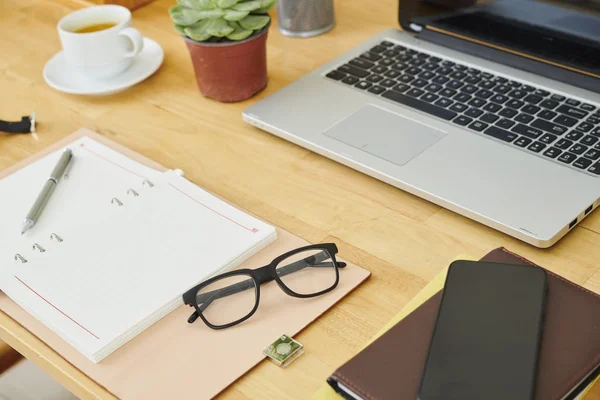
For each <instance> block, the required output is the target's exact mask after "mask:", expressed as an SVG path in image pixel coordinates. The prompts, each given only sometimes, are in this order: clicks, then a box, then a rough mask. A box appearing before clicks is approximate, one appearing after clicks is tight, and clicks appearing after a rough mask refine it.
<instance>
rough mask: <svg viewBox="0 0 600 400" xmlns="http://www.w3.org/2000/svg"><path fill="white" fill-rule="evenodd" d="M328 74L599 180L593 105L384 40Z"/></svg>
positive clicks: (597, 119)
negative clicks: (596, 176) (594, 176)
mask: <svg viewBox="0 0 600 400" xmlns="http://www.w3.org/2000/svg"><path fill="white" fill-rule="evenodd" d="M326 76H327V77H328V78H330V79H333V80H335V81H340V82H342V83H344V84H346V85H348V86H352V87H353V88H354V89H356V90H362V91H366V92H369V93H370V94H372V95H374V96H375V95H376V96H381V97H384V98H386V99H389V100H392V101H395V102H398V103H400V104H402V105H405V106H408V107H412V108H414V109H416V110H419V111H422V112H425V113H428V114H431V115H433V116H436V117H438V118H442V119H444V120H446V121H451V122H452V123H454V124H457V125H459V126H464V127H465V128H467V129H470V130H472V131H475V132H480V133H481V134H483V135H487V136H490V137H493V138H495V139H497V140H500V141H503V142H506V143H510V144H512V145H513V146H516V147H519V148H522V149H524V150H525V151H529V152H531V153H537V155H540V156H542V157H545V158H547V159H552V160H554V161H555V162H558V163H559V164H563V165H567V166H570V167H572V168H574V169H576V170H579V171H587V172H588V173H591V174H593V175H600V143H599V140H600V111H599V110H598V108H597V106H595V105H592V104H589V103H583V102H581V101H579V100H576V99H570V98H566V97H565V96H562V95H560V94H556V93H551V92H549V91H546V90H543V89H539V88H536V87H534V86H531V85H527V84H524V83H521V82H517V81H514V80H510V79H507V78H505V77H502V76H499V75H494V74H491V73H489V72H483V71H480V70H477V69H474V68H469V67H467V66H465V65H460V64H457V63H454V62H451V61H448V60H444V59H442V58H440V57H435V56H432V55H430V54H427V53H424V52H420V51H416V50H414V49H411V48H407V47H404V46H400V45H396V44H394V43H391V42H388V41H383V42H381V43H380V44H378V45H377V46H375V47H373V48H372V49H371V50H369V51H367V52H366V53H364V54H361V55H360V57H357V58H355V59H353V60H350V61H349V62H348V63H347V64H344V65H342V66H340V67H338V68H336V69H334V70H332V71H330V72H329V73H327V74H326Z"/></svg>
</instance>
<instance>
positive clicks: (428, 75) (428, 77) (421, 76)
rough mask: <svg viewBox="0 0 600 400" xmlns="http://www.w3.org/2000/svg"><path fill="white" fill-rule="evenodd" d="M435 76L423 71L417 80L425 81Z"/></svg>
mask: <svg viewBox="0 0 600 400" xmlns="http://www.w3.org/2000/svg"><path fill="white" fill-rule="evenodd" d="M434 76H435V74H434V73H433V72H431V71H423V72H421V73H420V74H419V78H421V79H425V80H426V81H427V80H429V79H431V78H433V77H434Z"/></svg>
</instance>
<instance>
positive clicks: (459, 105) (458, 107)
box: [450, 103, 469, 113]
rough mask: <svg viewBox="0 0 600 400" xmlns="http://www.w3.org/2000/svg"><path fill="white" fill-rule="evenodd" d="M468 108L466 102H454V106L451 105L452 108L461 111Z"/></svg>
mask: <svg viewBox="0 0 600 400" xmlns="http://www.w3.org/2000/svg"><path fill="white" fill-rule="evenodd" d="M467 108H469V106H467V105H466V104H462V103H454V104H452V106H450V110H452V111H454V112H457V113H460V112H463V111H465V110H466V109H467Z"/></svg>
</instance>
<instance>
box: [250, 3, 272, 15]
mask: <svg viewBox="0 0 600 400" xmlns="http://www.w3.org/2000/svg"><path fill="white" fill-rule="evenodd" d="M276 2H277V0H261V2H260V8H258V9H256V10H254V11H252V14H265V13H267V12H269V10H270V9H271V8H273V6H275V3H276Z"/></svg>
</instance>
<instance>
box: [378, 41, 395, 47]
mask: <svg viewBox="0 0 600 400" xmlns="http://www.w3.org/2000/svg"><path fill="white" fill-rule="evenodd" d="M379 45H380V46H383V47H392V46H393V45H394V43H392V42H388V41H383V42H381V43H379Z"/></svg>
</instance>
